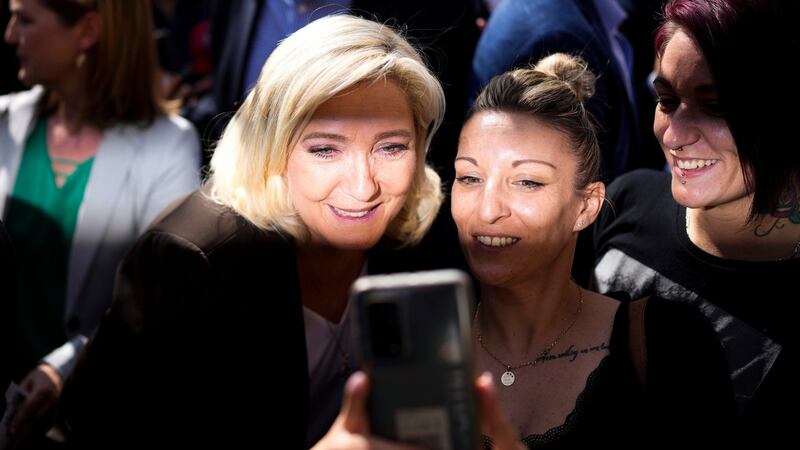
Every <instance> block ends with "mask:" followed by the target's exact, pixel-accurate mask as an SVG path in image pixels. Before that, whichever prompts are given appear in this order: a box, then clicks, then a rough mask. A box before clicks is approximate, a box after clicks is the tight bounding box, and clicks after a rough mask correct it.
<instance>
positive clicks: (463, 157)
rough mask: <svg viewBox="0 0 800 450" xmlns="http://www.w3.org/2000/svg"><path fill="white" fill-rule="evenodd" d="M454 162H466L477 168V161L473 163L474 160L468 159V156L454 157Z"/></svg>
mask: <svg viewBox="0 0 800 450" xmlns="http://www.w3.org/2000/svg"><path fill="white" fill-rule="evenodd" d="M456 161H466V162H468V163H472V165H474V166H478V161H475V158H470V157H469V156H458V157H456ZM478 167H480V166H478Z"/></svg>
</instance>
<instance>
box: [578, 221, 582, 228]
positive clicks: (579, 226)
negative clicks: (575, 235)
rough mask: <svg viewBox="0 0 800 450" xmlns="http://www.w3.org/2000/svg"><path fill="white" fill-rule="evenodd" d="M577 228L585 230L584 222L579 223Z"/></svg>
mask: <svg viewBox="0 0 800 450" xmlns="http://www.w3.org/2000/svg"><path fill="white" fill-rule="evenodd" d="M577 227H578V228H579V229H581V230H582V229H583V221H580V222H578V223H577Z"/></svg>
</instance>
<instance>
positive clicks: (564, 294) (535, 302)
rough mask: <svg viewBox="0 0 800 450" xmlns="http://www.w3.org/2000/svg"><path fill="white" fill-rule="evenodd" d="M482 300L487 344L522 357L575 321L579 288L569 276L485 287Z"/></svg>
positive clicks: (481, 321)
mask: <svg viewBox="0 0 800 450" xmlns="http://www.w3.org/2000/svg"><path fill="white" fill-rule="evenodd" d="M553 280H560V281H557V282H556V281H553ZM481 299H482V300H481V306H480V316H479V317H478V323H477V324H476V326H477V327H478V330H479V332H480V333H481V335H482V337H483V340H484V342H486V343H487V345H491V344H494V345H495V346H496V348H497V349H498V353H500V354H506V355H511V356H512V357H516V358H519V356H520V355H531V354H534V353H536V352H538V351H540V350H541V349H542V348H543V346H544V345H545V343H546V342H547V341H548V340H552V339H553V338H554V337H555V336H556V335H558V334H559V333H560V332H561V330H563V329H564V327H565V326H567V324H569V323H570V322H571V321H572V320H573V318H574V316H575V313H576V310H577V307H578V286H577V284H575V283H574V282H573V281H571V280H570V279H569V278H568V277H567V276H562V277H560V278H557V277H542V278H539V279H535V280H533V279H532V280H526V282H524V283H520V284H517V285H515V286H512V287H503V288H500V287H492V286H485V285H482V286H481Z"/></svg>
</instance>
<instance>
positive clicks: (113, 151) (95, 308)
mask: <svg viewBox="0 0 800 450" xmlns="http://www.w3.org/2000/svg"><path fill="white" fill-rule="evenodd" d="M9 5H10V11H11V18H10V21H9V23H8V26H7V28H6V30H5V40H6V42H7V43H9V44H11V45H13V46H15V47H16V53H17V56H18V58H19V62H20V70H19V79H20V80H21V81H22V82H23V83H24V84H25V85H27V86H30V87H31V89H30V90H28V91H24V92H20V93H18V94H12V95H7V96H3V97H0V214H2V217H3V220H4V222H5V224H6V227H7V229H8V233H9V235H10V237H11V241H12V244H13V245H14V247H15V261H14V262H15V265H16V269H15V273H14V275H15V279H16V280H15V281H16V295H15V296H14V297H12V298H5V297H4V298H3V299H2V301H3V302H11V306H10V308H11V311H12V312H11V314H12V315H13V317H14V320H13V329H12V331H11V340H12V345H11V349H12V352H11V355H10V356H9V358H8V360H9V364H10V373H11V377H12V379H13V380H15V381H16V382H18V383H20V384H21V386H22V388H23V390H25V391H27V393H28V395H27V399H26V401H25V402H24V403H23V404H22V405H20V407H19V409H18V411H17V413H16V415H15V416H14V418H13V420H12V422H11V425H10V433H11V439H12V445H22V446H24V445H29V446H34V447H35V446H37V445H38V444H36V442H37V440H38V439H40V438H41V436H42V434H43V433H44V432H45V431H46V430H47V429H48V428H50V425H51V424H52V420H53V416H54V412H55V410H56V406H57V404H58V401H59V396H60V392H61V387H62V384H63V381H64V379H65V378H66V377H67V375H69V373H70V371H71V368H72V367H73V365H74V361H75V359H76V356H77V354H78V353H79V352H80V350H81V348H82V347H83V345H84V343H85V342H86V340H87V338H88V337H89V336H90V335H91V334H92V333H93V332H94V329H95V328H96V326H97V324H98V323H99V321H100V318H101V316H102V315H103V313H104V311H105V310H106V308H107V307H108V306H109V304H110V302H111V292H112V287H113V283H114V274H115V270H116V268H117V265H118V264H119V262H120V261H121V260H122V258H123V257H124V255H125V253H127V251H128V250H129V249H130V247H131V245H132V244H133V242H134V241H135V240H136V238H137V237H138V236H139V235H140V234H141V233H142V232H143V231H144V230H145V228H146V227H147V226H148V224H149V223H150V222H151V221H152V220H153V219H154V218H155V217H156V215H157V214H158V213H159V211H161V209H163V208H164V207H165V206H166V205H167V204H168V203H170V202H172V201H173V200H175V199H176V198H177V197H179V196H182V195H184V194H186V193H188V192H190V191H191V190H192V189H194V188H196V187H197V186H198V184H199V162H200V161H199V160H200V151H199V146H198V140H197V135H196V132H195V130H194V128H193V127H192V125H191V124H190V123H188V122H187V121H185V120H183V119H181V118H179V117H177V116H175V115H174V114H172V113H171V111H172V109H171V107H170V105H168V104H167V103H166V102H165V101H164V100H163V99H162V97H161V95H160V93H159V92H160V91H159V87H158V84H157V66H156V51H155V44H154V40H153V23H152V18H151V12H150V4H149V3H148V2H147V1H146V0H135V1H124V2H120V1H113V0H11V1H10V3H9ZM25 441H27V442H25Z"/></svg>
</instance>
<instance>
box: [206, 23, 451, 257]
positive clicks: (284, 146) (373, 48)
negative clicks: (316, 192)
mask: <svg viewBox="0 0 800 450" xmlns="http://www.w3.org/2000/svg"><path fill="white" fill-rule="evenodd" d="M383 79H389V80H392V81H393V82H395V83H397V85H398V86H399V87H400V89H402V90H403V92H404V93H405V95H406V98H407V100H408V102H409V106H410V107H411V111H412V113H413V115H414V125H415V128H416V148H417V167H416V169H417V170H416V174H415V176H414V181H413V183H412V187H411V191H410V192H409V194H408V197H407V199H406V203H405V205H404V207H403V208H402V210H401V211H400V213H399V214H398V215H397V217H396V218H395V219H394V220H393V221H392V223H391V224H389V227H388V229H387V231H386V236H387V237H389V238H391V239H393V240H395V241H397V243H398V244H400V245H406V244H414V243H417V242H419V241H420V240H421V239H422V237H423V236H424V235H425V233H426V232H427V231H428V228H430V225H431V223H432V222H433V219H434V218H435V217H436V214H437V212H438V211H439V206H440V205H441V202H442V192H441V183H440V179H439V176H438V175H437V174H436V172H434V171H433V169H431V168H430V167H428V166H427V165H426V164H425V153H426V152H427V150H428V147H429V146H430V142H431V138H432V137H433V134H434V133H435V132H436V130H437V129H438V128H439V125H440V124H441V122H442V117H443V115H444V93H443V92H442V88H441V85H440V84H439V82H438V80H437V79H436V77H434V76H433V74H431V72H430V71H429V70H428V68H427V67H426V65H425V63H424V62H423V61H422V59H421V57H420V55H419V53H418V52H417V51H416V50H415V49H414V48H413V47H412V46H411V45H410V44H409V43H408V42H407V41H406V40H405V39H404V38H402V37H401V36H400V35H399V34H397V33H396V32H395V31H394V30H392V29H391V28H390V27H388V26H386V25H382V24H380V23H377V22H372V21H369V20H366V19H361V18H357V17H353V16H346V15H339V16H329V17H325V18H322V19H319V20H317V21H314V22H312V23H310V24H309V25H307V26H305V27H303V28H302V29H300V30H298V31H297V32H296V33H294V34H292V35H291V36H289V37H288V38H286V39H285V40H284V41H283V42H281V44H280V45H279V46H278V48H276V49H275V51H274V52H273V53H272V55H271V56H270V57H269V59H268V60H267V62H266V64H264V67H263V68H262V70H261V75H260V76H259V78H258V81H257V82H256V85H255V87H254V88H253V90H252V91H251V92H250V94H249V95H248V96H247V98H246V99H245V101H244V103H243V104H242V106H241V108H239V110H238V111H237V112H236V114H235V115H234V117H233V119H232V120H231V122H230V123H229V124H228V126H227V127H226V128H225V131H224V133H223V135H222V138H221V139H220V141H219V143H218V145H217V148H216V150H215V152H214V156H213V157H212V159H211V175H210V178H209V183H211V194H210V196H211V199H212V200H214V201H216V202H217V203H219V204H222V205H225V206H228V207H230V208H231V209H233V210H234V211H236V212H237V213H239V214H240V215H242V216H243V217H245V218H246V219H247V220H249V221H250V222H252V223H253V224H255V225H256V226H258V227H259V228H262V229H269V230H275V231H278V232H285V233H287V234H289V235H291V236H292V237H294V238H295V239H298V240H300V241H302V240H304V239H306V238H307V235H308V231H307V229H306V227H305V225H304V224H303V223H302V221H301V220H300V218H299V217H298V216H297V213H296V211H295V209H294V207H293V206H292V203H291V199H290V198H289V191H288V185H287V183H286V177H285V172H286V164H287V159H288V156H289V151H290V150H291V148H292V146H293V145H294V143H295V142H296V140H297V139H298V138H299V134H300V132H301V131H302V130H303V128H305V126H306V125H307V124H308V122H309V120H310V119H311V116H312V115H313V114H314V112H315V111H316V109H317V108H318V107H319V106H320V105H321V104H322V103H324V102H325V101H327V100H328V99H330V98H332V97H333V96H335V95H337V94H339V93H342V92H343V91H345V90H347V89H349V88H352V87H354V86H355V85H357V84H359V83H364V82H374V81H377V80H383Z"/></svg>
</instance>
